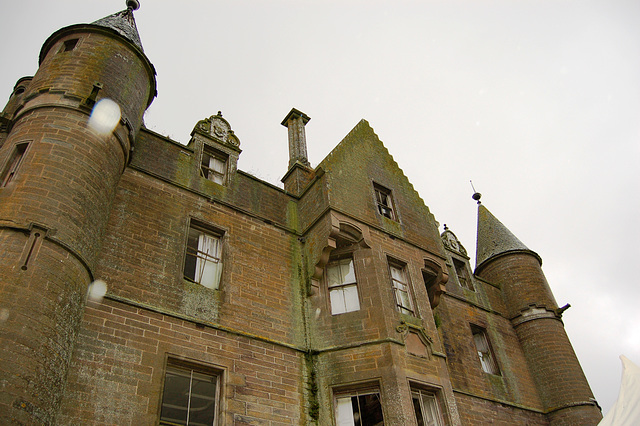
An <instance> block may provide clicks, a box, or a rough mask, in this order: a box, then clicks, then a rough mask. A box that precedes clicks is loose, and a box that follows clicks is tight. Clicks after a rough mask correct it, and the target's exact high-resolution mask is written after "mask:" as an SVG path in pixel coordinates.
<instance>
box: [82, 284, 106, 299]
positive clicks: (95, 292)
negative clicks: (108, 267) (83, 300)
mask: <svg viewBox="0 0 640 426" xmlns="http://www.w3.org/2000/svg"><path fill="white" fill-rule="evenodd" d="M105 294H107V283H105V282H104V281H102V280H95V281H94V282H92V283H91V284H89V289H88V291H87V296H88V297H89V299H90V300H93V301H94V302H101V301H102V298H103V297H104V295H105Z"/></svg>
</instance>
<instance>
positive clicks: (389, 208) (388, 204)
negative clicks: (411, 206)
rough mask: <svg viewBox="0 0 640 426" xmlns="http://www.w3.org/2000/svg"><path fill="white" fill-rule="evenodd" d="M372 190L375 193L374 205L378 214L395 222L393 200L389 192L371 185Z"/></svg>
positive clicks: (381, 187) (376, 185)
mask: <svg viewBox="0 0 640 426" xmlns="http://www.w3.org/2000/svg"><path fill="white" fill-rule="evenodd" d="M373 189H374V191H375V193H376V203H377V205H378V212H379V213H380V214H381V215H382V216H384V217H387V218H389V219H391V220H396V215H395V212H394V210H393V199H392V198H391V190H389V189H387V188H385V187H383V186H380V185H378V184H375V183H374V184H373Z"/></svg>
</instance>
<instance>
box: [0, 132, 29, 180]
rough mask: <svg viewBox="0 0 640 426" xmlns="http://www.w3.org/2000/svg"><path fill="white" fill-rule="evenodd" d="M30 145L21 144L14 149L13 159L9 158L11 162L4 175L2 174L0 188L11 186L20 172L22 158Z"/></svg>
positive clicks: (3, 172)
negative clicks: (10, 183)
mask: <svg viewBox="0 0 640 426" xmlns="http://www.w3.org/2000/svg"><path fill="white" fill-rule="evenodd" d="M27 145H29V144H28V143H26V142H25V143H19V144H17V145H16V146H15V148H14V149H13V152H12V153H11V157H9V161H8V162H7V164H6V165H5V166H4V168H3V169H2V174H0V188H3V187H5V186H7V185H8V184H9V182H11V181H12V180H13V178H14V176H15V175H16V173H17V172H18V167H20V163H21V162H22V158H23V157H24V153H25V152H26V151H27Z"/></svg>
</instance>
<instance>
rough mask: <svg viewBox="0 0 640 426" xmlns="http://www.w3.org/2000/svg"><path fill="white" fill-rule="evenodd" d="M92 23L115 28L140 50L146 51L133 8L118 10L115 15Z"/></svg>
mask: <svg viewBox="0 0 640 426" xmlns="http://www.w3.org/2000/svg"><path fill="white" fill-rule="evenodd" d="M92 24H93V25H98V26H101V27H105V28H110V29H112V30H115V31H116V32H118V34H120V35H121V36H123V37H124V38H126V39H127V40H129V41H130V42H131V43H133V44H135V45H136V46H137V47H138V48H139V49H140V50H142V51H144V49H142V43H141V42H140V34H138V27H137V26H136V21H135V19H134V18H133V10H132V9H131V8H128V9H125V10H121V11H120V12H116V13H114V14H113V15H109V16H106V17H104V18H102V19H98V20H97V21H95V22H93V23H92Z"/></svg>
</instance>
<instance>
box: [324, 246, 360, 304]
mask: <svg viewBox="0 0 640 426" xmlns="http://www.w3.org/2000/svg"><path fill="white" fill-rule="evenodd" d="M327 286H328V288H329V299H330V300H331V314H332V315H337V314H343V313H345V312H352V311H357V310H359V309H360V301H359V299H358V284H357V282H356V273H355V270H354V268H353V259H351V258H349V259H340V260H335V261H332V262H329V263H328V264H327Z"/></svg>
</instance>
